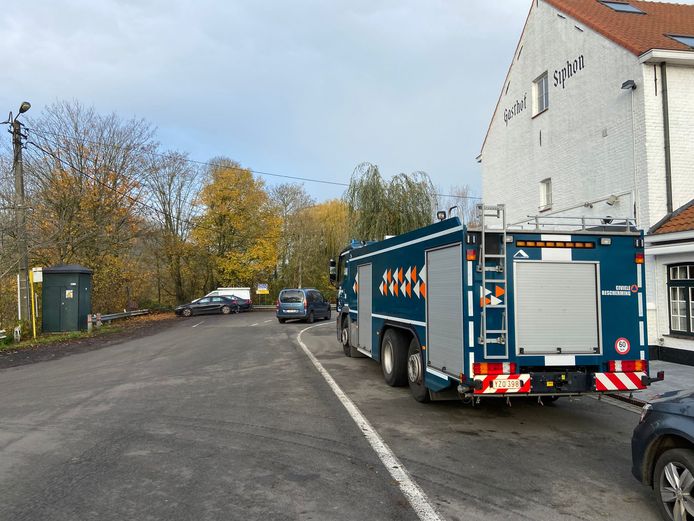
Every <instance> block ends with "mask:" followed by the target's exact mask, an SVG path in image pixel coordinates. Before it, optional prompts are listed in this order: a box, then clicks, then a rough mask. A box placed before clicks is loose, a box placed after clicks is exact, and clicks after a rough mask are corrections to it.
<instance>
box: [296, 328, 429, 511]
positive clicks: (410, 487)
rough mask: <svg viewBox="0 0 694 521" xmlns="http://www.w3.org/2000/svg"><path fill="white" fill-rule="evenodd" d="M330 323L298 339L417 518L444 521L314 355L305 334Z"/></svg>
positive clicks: (306, 329)
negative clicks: (303, 338) (303, 339)
mask: <svg viewBox="0 0 694 521" xmlns="http://www.w3.org/2000/svg"><path fill="white" fill-rule="evenodd" d="M324 325H327V324H318V325H315V326H310V327H307V328H305V329H302V330H301V331H299V334H298V335H297V337H296V339H297V341H298V342H299V345H300V346H301V349H302V350H303V351H304V353H305V354H306V356H307V357H308V358H309V360H311V362H312V363H313V365H314V366H315V368H316V369H317V370H318V372H319V373H320V374H321V376H323V378H324V379H325V381H326V382H328V385H329V386H330V388H331V389H332V391H333V392H334V393H335V396H337V398H338V399H339V400H340V402H342V405H343V406H344V407H345V409H347V412H348V413H349V415H350V416H351V417H352V419H353V420H354V422H355V423H356V424H357V426H358V427H359V428H360V429H361V431H362V433H364V437H365V438H366V440H367V441H368V442H369V444H370V445H371V448H372V449H373V450H374V451H375V452H376V454H377V455H378V457H379V459H380V460H381V462H382V463H383V466H384V467H385V468H386V469H387V470H388V472H389V473H390V475H391V476H392V478H393V479H394V480H395V481H396V482H397V483H398V486H399V487H400V490H401V491H402V493H403V494H404V495H405V497H406V498H407V500H408V501H409V502H410V505H412V508H413V509H414V511H415V512H416V513H417V516H418V517H419V519H421V520H422V521H441V517H439V515H438V514H437V513H436V510H435V509H434V507H433V505H432V504H431V502H430V501H429V498H428V497H427V496H426V494H425V493H424V491H423V490H422V489H421V488H420V487H419V485H417V483H415V481H414V480H413V479H412V477H410V473H409V472H407V469H405V467H404V466H403V464H402V463H400V460H398V458H397V457H396V456H395V454H394V453H393V451H392V450H390V447H388V445H387V444H386V442H385V441H383V438H381V436H380V435H379V434H378V432H376V429H374V428H373V426H372V425H371V423H369V420H367V419H366V417H365V416H364V415H363V414H362V412H361V411H360V410H359V409H358V408H357V406H356V405H354V402H353V401H352V400H350V399H349V397H348V396H347V395H346V394H345V393H344V391H343V390H342V389H341V388H340V386H339V385H337V382H336V381H335V380H334V379H333V377H332V376H330V373H328V371H327V370H326V369H325V367H323V364H321V363H320V362H319V361H318V359H317V358H316V357H315V356H314V355H313V353H311V351H310V350H309V349H308V347H306V344H304V343H303V342H302V340H301V335H303V334H304V332H305V331H308V330H309V329H313V328H314V327H320V326H324Z"/></svg>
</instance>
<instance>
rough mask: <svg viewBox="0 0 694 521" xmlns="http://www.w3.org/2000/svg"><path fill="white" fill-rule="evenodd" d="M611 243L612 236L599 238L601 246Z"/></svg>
mask: <svg viewBox="0 0 694 521" xmlns="http://www.w3.org/2000/svg"><path fill="white" fill-rule="evenodd" d="M611 244H612V237H601V238H600V245H601V246H610V245H611Z"/></svg>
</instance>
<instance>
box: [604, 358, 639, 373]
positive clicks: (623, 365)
mask: <svg viewBox="0 0 694 521" xmlns="http://www.w3.org/2000/svg"><path fill="white" fill-rule="evenodd" d="M607 367H608V369H609V371H610V372H611V373H636V372H647V371H648V362H646V361H645V360H610V361H609V362H608V363H607Z"/></svg>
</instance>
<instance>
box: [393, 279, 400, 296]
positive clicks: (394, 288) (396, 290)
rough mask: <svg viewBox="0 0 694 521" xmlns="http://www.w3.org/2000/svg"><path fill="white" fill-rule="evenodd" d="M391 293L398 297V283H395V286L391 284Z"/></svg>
mask: <svg viewBox="0 0 694 521" xmlns="http://www.w3.org/2000/svg"><path fill="white" fill-rule="evenodd" d="M393 291H394V292H395V296H396V297H398V296H399V294H398V283H397V282H396V283H395V284H393Z"/></svg>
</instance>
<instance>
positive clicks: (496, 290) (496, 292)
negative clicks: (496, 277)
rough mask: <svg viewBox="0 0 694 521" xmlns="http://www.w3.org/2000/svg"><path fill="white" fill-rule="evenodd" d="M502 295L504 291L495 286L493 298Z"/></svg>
mask: <svg viewBox="0 0 694 521" xmlns="http://www.w3.org/2000/svg"><path fill="white" fill-rule="evenodd" d="M504 293H506V291H504V288H502V287H500V286H497V287H496V288H494V296H495V297H497V298H498V297H500V296H501V295H503V294H504Z"/></svg>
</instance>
